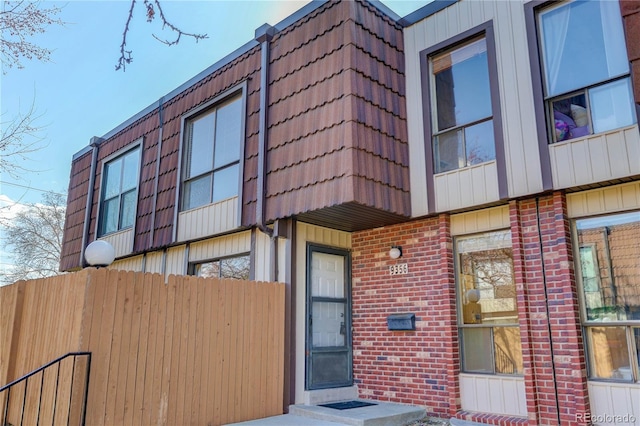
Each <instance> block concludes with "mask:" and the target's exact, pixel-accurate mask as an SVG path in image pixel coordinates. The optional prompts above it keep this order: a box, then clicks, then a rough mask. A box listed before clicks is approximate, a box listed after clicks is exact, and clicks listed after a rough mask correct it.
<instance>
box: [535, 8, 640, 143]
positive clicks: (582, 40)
mask: <svg viewBox="0 0 640 426" xmlns="http://www.w3.org/2000/svg"><path fill="white" fill-rule="evenodd" d="M537 24H538V33H539V37H540V43H539V45H540V50H541V57H542V61H541V62H542V69H543V70H542V71H543V80H544V96H545V100H546V108H547V116H548V119H547V120H548V121H547V122H548V123H549V128H550V129H549V133H550V136H551V138H550V140H552V141H553V142H560V141H564V140H569V139H573V138H578V137H581V136H586V135H590V134H594V133H600V132H605V131H608V130H612V129H617V128H620V127H624V126H628V125H631V124H633V123H635V122H636V116H635V111H634V106H633V97H632V92H631V82H630V78H629V61H628V59H627V52H626V44H625V38H624V31H623V27H622V18H621V14H620V6H619V4H618V2H617V1H573V2H570V3H562V4H560V5H557V6H556V3H554V6H552V7H549V8H545V9H543V10H541V11H540V12H539V13H538V16H537Z"/></svg>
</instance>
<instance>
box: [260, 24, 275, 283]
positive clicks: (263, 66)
mask: <svg viewBox="0 0 640 426" xmlns="http://www.w3.org/2000/svg"><path fill="white" fill-rule="evenodd" d="M275 33H276V29H275V28H274V27H272V26H271V25H269V24H264V25H262V26H261V27H260V28H258V29H257V30H256V32H255V36H256V37H255V38H256V40H257V41H258V42H259V43H260V44H261V56H260V114H259V120H260V121H259V130H258V185H257V194H256V226H257V227H258V229H259V230H260V231H261V232H262V233H264V234H266V235H267V236H269V238H270V239H271V248H270V254H271V259H272V262H271V267H270V268H269V281H275V280H276V279H277V273H276V269H277V261H278V259H277V255H276V253H277V252H278V247H277V244H278V241H277V239H278V237H277V235H274V232H273V229H271V228H269V227H268V226H267V225H266V223H265V194H266V180H267V179H266V170H267V167H266V166H267V164H266V162H267V142H268V136H267V132H268V128H267V109H268V107H269V60H270V59H269V50H270V46H269V43H270V42H271V39H272V38H273V36H274V35H275Z"/></svg>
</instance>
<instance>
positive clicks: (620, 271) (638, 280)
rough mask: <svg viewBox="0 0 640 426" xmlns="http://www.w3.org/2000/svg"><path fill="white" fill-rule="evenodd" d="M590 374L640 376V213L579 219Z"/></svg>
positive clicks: (629, 378)
mask: <svg viewBox="0 0 640 426" xmlns="http://www.w3.org/2000/svg"><path fill="white" fill-rule="evenodd" d="M575 229H576V234H577V241H578V248H577V257H578V258H577V259H576V264H577V265H579V267H577V268H576V270H577V271H578V276H579V281H580V289H581V293H582V294H581V296H582V297H581V300H582V308H583V309H582V311H583V312H582V313H583V320H584V321H583V324H584V328H585V334H586V339H585V340H586V344H587V349H588V354H589V358H588V360H589V377H590V378H591V379H601V380H616V381H627V382H631V381H636V382H637V381H639V377H638V361H639V358H640V212H631V213H623V214H615V215H609V216H603V217H594V218H587V219H580V220H577V221H576V222H575Z"/></svg>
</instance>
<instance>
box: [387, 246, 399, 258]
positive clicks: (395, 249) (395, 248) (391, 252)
mask: <svg viewBox="0 0 640 426" xmlns="http://www.w3.org/2000/svg"><path fill="white" fill-rule="evenodd" d="M389 257H390V258H392V259H398V258H399V257H402V247H400V246H393V247H391V250H389Z"/></svg>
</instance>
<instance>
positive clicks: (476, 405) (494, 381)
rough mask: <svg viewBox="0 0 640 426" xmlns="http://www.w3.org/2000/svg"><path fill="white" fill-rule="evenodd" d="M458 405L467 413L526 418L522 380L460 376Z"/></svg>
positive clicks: (484, 376) (516, 378)
mask: <svg viewBox="0 0 640 426" xmlns="http://www.w3.org/2000/svg"><path fill="white" fill-rule="evenodd" d="M460 404H461V406H462V409H463V410H468V411H479V412H483V413H492V414H504V415H508V416H520V417H526V416H527V402H526V394H525V390H524V378H522V377H508V376H494V375H486V374H460Z"/></svg>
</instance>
